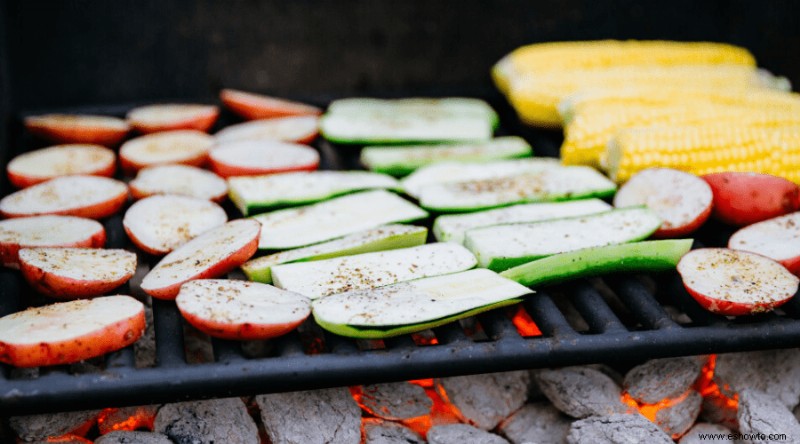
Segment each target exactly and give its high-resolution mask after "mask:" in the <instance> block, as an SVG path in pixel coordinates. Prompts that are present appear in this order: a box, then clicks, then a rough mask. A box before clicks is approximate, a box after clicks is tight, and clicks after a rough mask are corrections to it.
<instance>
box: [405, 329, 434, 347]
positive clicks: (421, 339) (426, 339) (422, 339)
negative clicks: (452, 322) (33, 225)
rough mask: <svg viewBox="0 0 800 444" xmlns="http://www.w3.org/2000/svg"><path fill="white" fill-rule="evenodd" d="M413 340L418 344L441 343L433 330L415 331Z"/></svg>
mask: <svg viewBox="0 0 800 444" xmlns="http://www.w3.org/2000/svg"><path fill="white" fill-rule="evenodd" d="M411 340H412V341H414V344H417V345H436V344H438V343H439V340H438V339H436V336H434V335H433V332H432V331H423V332H420V333H413V334H412V335H411Z"/></svg>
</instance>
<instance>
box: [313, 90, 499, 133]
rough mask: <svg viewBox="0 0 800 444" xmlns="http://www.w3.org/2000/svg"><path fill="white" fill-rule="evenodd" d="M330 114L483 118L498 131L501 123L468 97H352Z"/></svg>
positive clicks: (332, 105)
mask: <svg viewBox="0 0 800 444" xmlns="http://www.w3.org/2000/svg"><path fill="white" fill-rule="evenodd" d="M328 113H335V114H349V115H353V114H364V113H367V114H376V113H377V114H380V115H386V114H395V115H397V114H417V115H425V116H431V115H434V116H455V115H459V116H463V115H467V116H479V117H484V118H486V119H487V120H489V121H490V122H491V124H492V128H497V126H498V125H499V123H500V120H499V118H498V116H497V113H496V112H495V111H494V109H492V107H491V106H489V104H488V103H486V102H484V101H483V100H480V99H473V98H467V97H445V98H426V97H412V98H406V99H374V98H364V97H351V98H347V99H339V100H334V101H333V102H331V103H330V105H329V106H328Z"/></svg>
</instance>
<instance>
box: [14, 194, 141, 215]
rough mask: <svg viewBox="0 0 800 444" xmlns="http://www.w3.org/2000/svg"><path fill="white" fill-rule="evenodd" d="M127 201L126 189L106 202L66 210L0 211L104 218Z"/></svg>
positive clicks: (116, 210)
mask: <svg viewBox="0 0 800 444" xmlns="http://www.w3.org/2000/svg"><path fill="white" fill-rule="evenodd" d="M127 201H128V190H125V192H124V193H120V194H119V195H117V196H114V197H112V198H111V199H109V200H106V201H104V202H99V203H96V204H93V205H87V206H85V207H80V208H71V209H69V210H65V211H52V212H45V213H9V212H7V211H0V215H2V216H3V217H7V218H12V217H30V216H42V215H45V214H54V215H57V216H77V217H85V218H87V219H103V218H106V217H108V216H111V215H113V214H114V213H116V212H118V211H119V210H120V209H121V208H122V206H123V205H125V202H127Z"/></svg>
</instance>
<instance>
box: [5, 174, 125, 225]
mask: <svg viewBox="0 0 800 444" xmlns="http://www.w3.org/2000/svg"><path fill="white" fill-rule="evenodd" d="M127 200H128V187H127V186H126V185H125V184H124V183H122V182H120V181H118V180H114V179H109V178H107V177H97V176H66V177H57V178H55V179H52V180H49V181H47V182H43V183H40V184H37V185H34V186H32V187H28V188H25V189H23V190H19V191H17V192H15V193H12V194H9V195H8V196H6V197H4V198H3V199H2V200H0V213H2V215H3V216H4V217H26V216H39V215H45V214H58V215H63V216H79V217H88V218H90V219H102V218H104V217H108V216H110V215H112V214H114V213H116V212H117V211H119V209H120V208H121V207H122V205H123V204H125V201H127Z"/></svg>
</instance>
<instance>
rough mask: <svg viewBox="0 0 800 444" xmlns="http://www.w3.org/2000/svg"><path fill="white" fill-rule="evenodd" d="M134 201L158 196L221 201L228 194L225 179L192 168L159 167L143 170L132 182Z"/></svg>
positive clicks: (179, 166)
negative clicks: (166, 195)
mask: <svg viewBox="0 0 800 444" xmlns="http://www.w3.org/2000/svg"><path fill="white" fill-rule="evenodd" d="M129 185H130V187H131V195H133V198H134V199H141V198H143V197H147V196H152V195H154V194H178V195H181V196H189V197H197V198H200V199H207V200H213V201H215V202H221V201H223V200H225V196H226V195H227V193H228V184H227V183H226V182H225V179H223V178H221V177H219V176H217V175H216V174H214V173H212V172H210V171H206V170H204V169H201V168H197V167H193V166H188V165H158V166H153V167H148V168H143V169H141V170H139V173H138V174H137V175H136V179H134V180H132V181H131V182H130V183H129Z"/></svg>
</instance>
